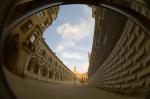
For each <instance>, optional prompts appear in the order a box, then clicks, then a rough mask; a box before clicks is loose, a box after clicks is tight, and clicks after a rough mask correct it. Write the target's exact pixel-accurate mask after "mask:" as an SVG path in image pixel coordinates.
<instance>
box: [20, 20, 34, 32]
mask: <svg viewBox="0 0 150 99" xmlns="http://www.w3.org/2000/svg"><path fill="white" fill-rule="evenodd" d="M32 25H33V23H32V21H31V19H29V20H28V21H26V23H25V24H23V25H22V26H21V27H20V29H21V31H22V32H27V31H28V30H29V29H30V28H31V27H32Z"/></svg>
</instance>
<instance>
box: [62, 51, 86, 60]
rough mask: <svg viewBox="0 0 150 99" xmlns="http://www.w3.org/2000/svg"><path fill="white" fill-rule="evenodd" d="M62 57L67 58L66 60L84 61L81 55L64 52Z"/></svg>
mask: <svg viewBox="0 0 150 99" xmlns="http://www.w3.org/2000/svg"><path fill="white" fill-rule="evenodd" d="M61 55H62V57H63V58H66V59H84V57H83V56H81V54H79V53H69V52H63V53H62V54H61Z"/></svg>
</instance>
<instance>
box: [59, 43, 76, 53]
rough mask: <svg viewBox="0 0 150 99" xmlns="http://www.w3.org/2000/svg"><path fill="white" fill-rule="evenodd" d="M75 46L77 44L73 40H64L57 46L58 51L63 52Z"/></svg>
mask: <svg viewBox="0 0 150 99" xmlns="http://www.w3.org/2000/svg"><path fill="white" fill-rule="evenodd" d="M75 46H76V44H75V42H73V41H62V42H60V43H59V44H58V45H57V46H56V52H61V51H64V50H66V49H69V48H72V47H75Z"/></svg>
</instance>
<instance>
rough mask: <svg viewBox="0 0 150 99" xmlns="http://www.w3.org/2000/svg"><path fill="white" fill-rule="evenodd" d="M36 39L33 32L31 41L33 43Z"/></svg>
mask: <svg viewBox="0 0 150 99" xmlns="http://www.w3.org/2000/svg"><path fill="white" fill-rule="evenodd" d="M35 39H36V37H35V35H34V34H33V35H32V36H31V38H30V41H31V42H32V43H34V41H35Z"/></svg>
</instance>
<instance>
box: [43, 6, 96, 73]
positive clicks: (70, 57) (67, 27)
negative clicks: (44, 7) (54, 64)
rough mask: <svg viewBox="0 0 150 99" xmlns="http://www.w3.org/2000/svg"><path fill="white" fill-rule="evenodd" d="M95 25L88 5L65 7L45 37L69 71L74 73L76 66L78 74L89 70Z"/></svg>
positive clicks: (46, 31)
mask: <svg viewBox="0 0 150 99" xmlns="http://www.w3.org/2000/svg"><path fill="white" fill-rule="evenodd" d="M94 23H95V22H94V18H92V9H91V8H90V7H88V6H87V5H63V6H60V9H59V13H58V16H57V19H56V20H55V21H54V22H53V23H52V25H51V26H49V27H48V28H47V29H46V30H45V31H44V35H43V37H44V38H45V41H46V43H47V44H48V46H49V47H50V48H51V49H52V51H53V52H55V53H56V55H57V56H58V57H59V58H60V60H62V61H63V63H64V64H65V65H66V66H67V67H68V68H69V69H71V70H72V71H73V70H74V67H75V66H76V69H77V71H78V72H80V73H84V72H87V70H88V63H89V59H88V53H89V52H91V49H92V40H93V32H94Z"/></svg>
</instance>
